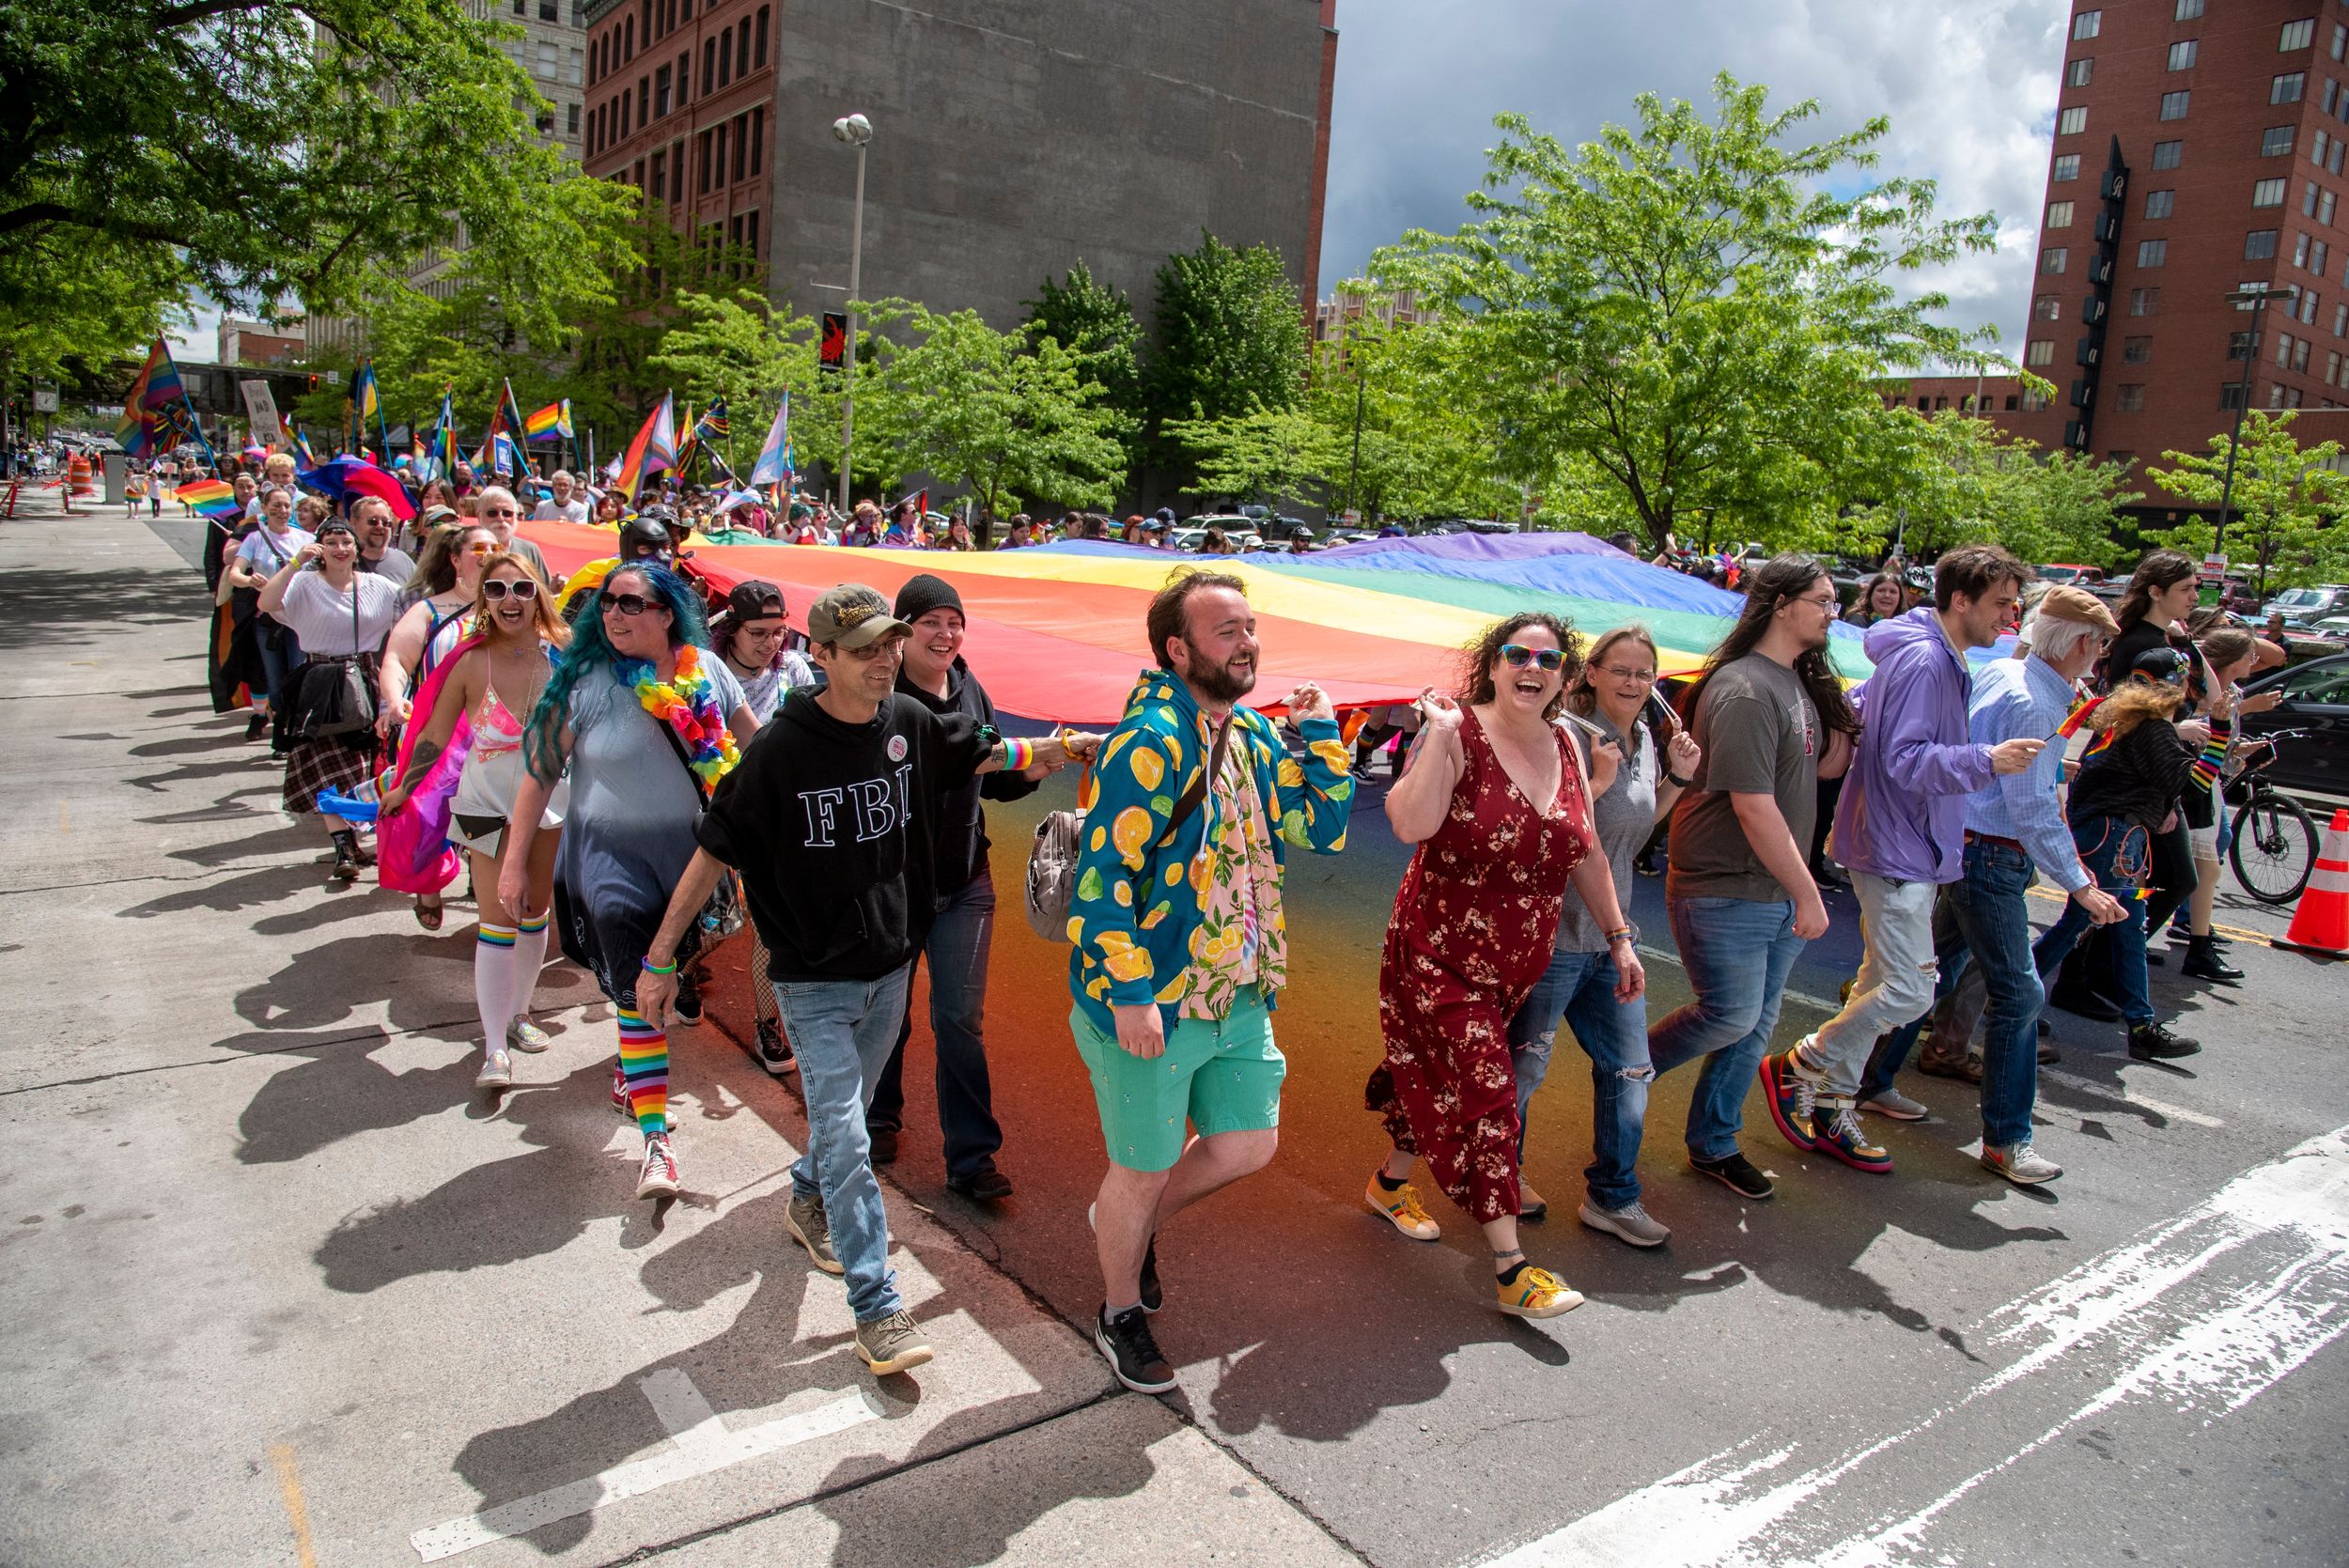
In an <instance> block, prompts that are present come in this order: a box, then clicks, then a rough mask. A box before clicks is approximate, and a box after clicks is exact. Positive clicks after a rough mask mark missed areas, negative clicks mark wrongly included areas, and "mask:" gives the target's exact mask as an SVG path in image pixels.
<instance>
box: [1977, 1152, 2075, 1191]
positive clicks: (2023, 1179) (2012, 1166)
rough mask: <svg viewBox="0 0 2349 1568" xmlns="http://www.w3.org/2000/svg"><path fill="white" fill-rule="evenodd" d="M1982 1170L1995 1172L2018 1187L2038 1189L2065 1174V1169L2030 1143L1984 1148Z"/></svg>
mask: <svg viewBox="0 0 2349 1568" xmlns="http://www.w3.org/2000/svg"><path fill="white" fill-rule="evenodd" d="M1982 1168H1983V1170H1985V1171H1995V1172H1998V1173H1999V1175H2001V1176H2004V1177H2005V1178H2006V1179H2007V1180H2008V1181H2011V1182H2013V1183H2014V1184H2015V1186H2016V1187H2037V1186H2038V1185H2039V1184H2040V1183H2042V1182H2051V1181H2053V1180H2055V1179H2056V1178H2057V1177H2058V1176H2061V1174H2063V1167H2062V1166H2061V1165H2058V1164H2057V1163H2056V1162H2055V1161H2054V1160H2052V1159H2048V1158H2047V1157H2045V1156H2043V1155H2042V1154H2040V1152H2039V1151H2038V1150H2037V1149H2034V1148H2032V1147H2031V1146H2030V1144H2028V1143H2016V1144H2014V1145H2012V1146H2010V1147H2007V1148H2000V1147H1999V1145H1997V1144H1995V1143H1985V1144H1983V1146H1982Z"/></svg>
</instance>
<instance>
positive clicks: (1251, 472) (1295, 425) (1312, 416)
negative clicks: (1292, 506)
mask: <svg viewBox="0 0 2349 1568" xmlns="http://www.w3.org/2000/svg"><path fill="white" fill-rule="evenodd" d="M1164 428H1165V432H1166V436H1167V439H1168V440H1169V441H1170V442H1174V443H1175V446H1176V447H1178V448H1179V449H1180V450H1181V451H1182V452H1183V454H1184V455H1185V457H1187V458H1189V459H1190V468H1191V469H1192V477H1191V480H1190V483H1189V484H1187V485H1185V486H1184V487H1183V493H1184V494H1186V495H1202V496H1215V497H1228V498H1230V499H1231V500H1232V501H1234V502H1247V501H1276V502H1277V501H1283V500H1289V499H1292V498H1293V499H1299V500H1302V499H1306V498H1308V497H1311V496H1313V495H1314V494H1315V492H1317V491H1319V490H1321V489H1324V488H1326V487H1328V486H1330V484H1332V482H1333V481H1334V480H1336V479H1338V478H1342V477H1343V476H1344V474H1345V472H1346V448H1345V445H1344V439H1345V438H1344V436H1343V434H1342V433H1341V432H1340V431H1338V430H1335V429H1332V428H1331V427H1330V425H1329V424H1328V422H1327V421H1325V420H1324V419H1322V418H1320V417H1318V416H1317V413H1316V411H1315V410H1314V409H1311V408H1296V409H1251V410H1249V411H1247V412H1246V413H1237V414H1226V415H1224V416H1223V417H1222V418H1221V419H1170V420H1168V421H1167V422H1166V425H1165V427H1164Z"/></svg>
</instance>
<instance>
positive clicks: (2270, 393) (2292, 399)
mask: <svg viewBox="0 0 2349 1568" xmlns="http://www.w3.org/2000/svg"><path fill="white" fill-rule="evenodd" d="M2267 406H2268V407H2269V408H2271V409H2296V408H2298V407H2299V406H2300V389H2299V388H2298V387H2296V386H2286V385H2284V384H2283V383H2282V382H2281V381H2275V382H2271V383H2270V384H2269V386H2268V388H2267Z"/></svg>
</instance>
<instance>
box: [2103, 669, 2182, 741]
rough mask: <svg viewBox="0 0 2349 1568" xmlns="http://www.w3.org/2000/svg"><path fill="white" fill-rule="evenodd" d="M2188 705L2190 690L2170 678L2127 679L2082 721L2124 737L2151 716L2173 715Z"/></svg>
mask: <svg viewBox="0 0 2349 1568" xmlns="http://www.w3.org/2000/svg"><path fill="white" fill-rule="evenodd" d="M2184 706H2186V692H2185V691H2184V690H2183V689H2181V688H2179V687H2175V686H2171V685H2170V683H2169V682H2167V681H2155V680H2137V679H2129V680H2123V682H2122V683H2121V684H2120V685H2118V686H2116V687H2114V688H2113V689H2112V691H2111V693H2110V694H2109V695H2108V696H2107V697H2106V698H2105V699H2104V700H2103V701H2102V702H2100V703H2098V704H2097V705H2096V706H2094V707H2092V708H2091V709H2089V711H2088V714H2087V716H2086V717H2085V718H2084V719H2082V720H2081V721H2080V722H2082V723H2083V724H2085V725H2086V726H2087V727H2088V728H2090V729H2092V730H2110V731H2111V732H2112V738H2113V739H2115V740H2118V739H2120V738H2121V737H2123V736H2124V735H2126V734H2128V733H2129V731H2131V730H2133V729H2135V728H2137V726H2138V725H2139V724H2141V723H2143V722H2145V721H2146V720H2148V719H2162V720H2168V719H2173V718H2175V717H2177V712H2178V709H2179V708H2181V707H2184Z"/></svg>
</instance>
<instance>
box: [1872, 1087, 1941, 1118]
mask: <svg viewBox="0 0 2349 1568" xmlns="http://www.w3.org/2000/svg"><path fill="white" fill-rule="evenodd" d="M1859 1109H1860V1110H1873V1111H1875V1113H1876V1114H1877V1115H1879V1116H1890V1117H1891V1118H1892V1120H1894V1121H1895V1122H1921V1121H1923V1120H1924V1119H1925V1118H1926V1117H1927V1116H1930V1115H1931V1114H1933V1111H1932V1108H1931V1107H1929V1106H1927V1105H1926V1104H1925V1103H1924V1101H1922V1100H1912V1099H1910V1098H1909V1097H1908V1096H1907V1095H1906V1094H1902V1093H1901V1092H1900V1091H1899V1090H1897V1089H1887V1090H1886V1091H1885V1092H1884V1093H1883V1094H1876V1095H1874V1096H1872V1097H1870V1098H1868V1099H1864V1100H1861V1101H1860V1102H1859Z"/></svg>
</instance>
